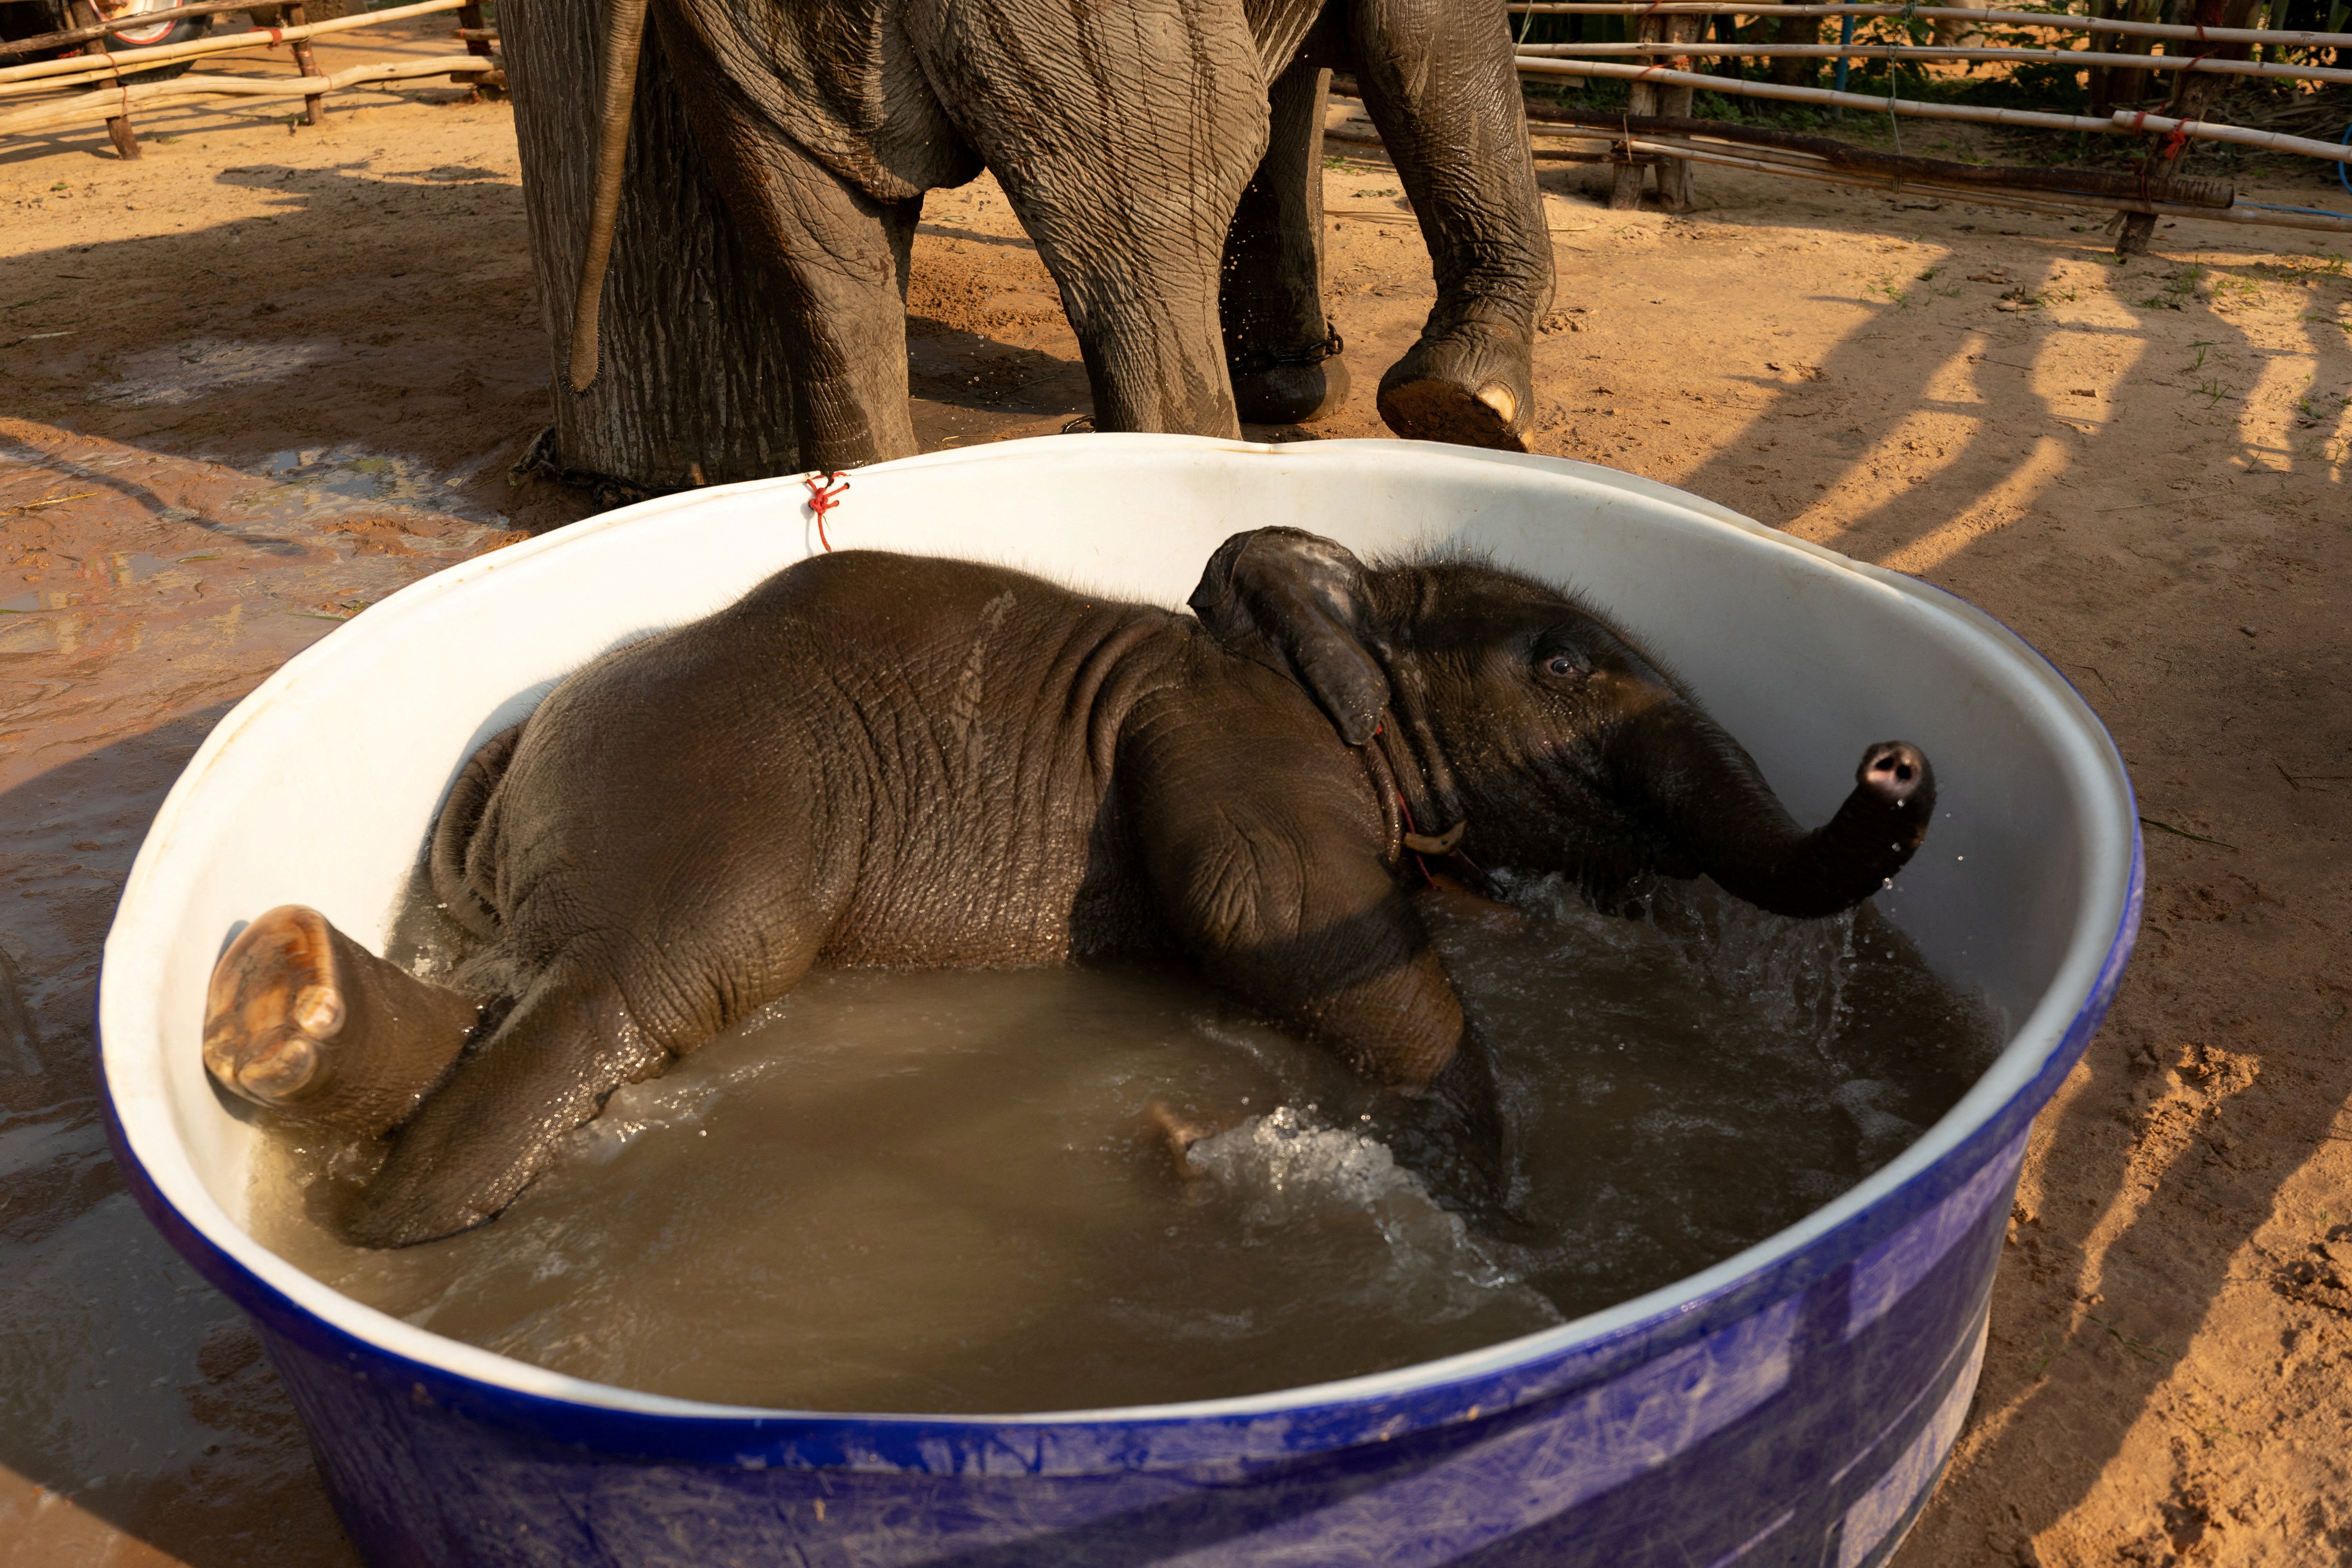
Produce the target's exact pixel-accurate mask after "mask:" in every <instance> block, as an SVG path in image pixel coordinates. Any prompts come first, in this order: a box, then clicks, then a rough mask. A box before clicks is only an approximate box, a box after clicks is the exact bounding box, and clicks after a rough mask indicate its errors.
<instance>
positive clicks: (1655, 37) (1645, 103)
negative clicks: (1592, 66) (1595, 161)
mask: <svg viewBox="0 0 2352 1568" xmlns="http://www.w3.org/2000/svg"><path fill="white" fill-rule="evenodd" d="M1665 28H1666V18H1665V17H1664V16H1644V17H1643V18H1642V20H1641V25H1640V26H1638V27H1637V28H1636V29H1635V30H1634V37H1633V41H1634V42H1636V43H1641V44H1654V43H1656V42H1658V41H1659V40H1660V39H1662V38H1664V37H1665V36H1666V33H1665ZM1625 112H1626V113H1628V114H1655V113H1657V112H1658V89H1656V88H1654V87H1652V86H1651V85H1650V84H1649V83H1648V82H1645V81H1637V82H1635V83H1634V84H1633V86H1632V87H1631V88H1629V89H1627V90H1626V93H1625ZM1660 178H1661V179H1663V178H1664V173H1663V171H1662V172H1661V174H1660ZM1640 205H1642V165H1641V164H1639V163H1635V162H1633V155H1632V153H1630V152H1629V153H1627V154H1626V158H1625V162H1623V163H1620V164H1618V165H1617V177H1616V179H1615V181H1614V182H1613V183H1612V184H1611V185H1610V187H1609V210H1610V211H1611V212H1618V213H1622V212H1632V211H1633V209H1634V208H1636V207H1638V206H1640Z"/></svg>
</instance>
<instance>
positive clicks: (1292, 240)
mask: <svg viewBox="0 0 2352 1568" xmlns="http://www.w3.org/2000/svg"><path fill="white" fill-rule="evenodd" d="M1330 79H1331V76H1330V72H1329V71H1328V69H1327V68H1324V67H1323V66H1322V65H1321V64H1320V62H1319V61H1318V60H1317V59H1316V58H1314V56H1313V54H1312V52H1311V51H1302V52H1301V54H1300V55H1299V57H1298V58H1297V59H1295V60H1293V61H1292V62H1291V64H1290V66H1289V68H1287V69H1286V70H1285V71H1284V72H1283V73H1282V75H1281V76H1280V77H1279V78H1277V79H1276V81H1275V84H1274V91H1273V93H1272V95H1271V99H1272V102H1271V108H1272V115H1273V119H1272V124H1271V126H1270V127H1269V131H1268V135H1267V138H1266V149H1265V161H1264V162H1263V163H1260V164H1258V168H1257V174H1255V176H1254V177H1253V178H1252V179H1251V181H1250V183H1249V188H1248V189H1246V190H1244V192H1243V193H1242V200H1241V206H1240V208H1239V209H1238V210H1237V211H1236V212H1235V213H1234V226H1233V231H1232V233H1230V234H1229V235H1227V236H1226V237H1225V270H1224V280H1223V289H1222V291H1221V296H1220V301H1219V303H1220V309H1221V311H1222V314H1223V319H1224V325H1225V363H1226V365H1227V366H1228V368H1229V369H1230V370H1231V372H1232V374H1233V383H1234V405H1235V406H1236V407H1237V408H1238V409H1239V410H1240V413H1241V416H1242V417H1243V418H1244V419H1246V420H1249V421H1251V422H1253V423H1255V424H1261V425H1287V424H1299V425H1305V424H1311V423H1313V422H1314V421H1315V420H1318V419H1322V418H1325V417H1328V416H1330V415H1332V414H1334V413H1337V412H1338V411H1339V407H1340V405H1342V404H1344V403H1346V402H1347V400H1348V366H1347V362H1346V361H1344V360H1342V359H1340V358H1339V332H1338V331H1337V330H1336V329H1335V328H1333V327H1332V325H1331V323H1330V321H1328V319H1327V318H1326V317H1325V316H1324V314H1323V106H1324V100H1325V93H1326V91H1327V89H1328V86H1329V84H1330Z"/></svg>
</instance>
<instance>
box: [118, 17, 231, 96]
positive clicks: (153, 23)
mask: <svg viewBox="0 0 2352 1568" xmlns="http://www.w3.org/2000/svg"><path fill="white" fill-rule="evenodd" d="M185 3H186V0H150V3H149V4H147V5H142V7H141V8H140V11H139V14H138V18H137V20H136V21H134V22H133V24H132V25H131V26H126V27H124V28H123V29H122V30H121V31H120V32H114V33H109V34H107V35H106V37H105V38H104V39H103V40H101V41H102V42H103V43H104V44H105V45H106V48H107V52H108V53H109V54H113V53H116V52H119V51H121V50H124V49H153V48H161V47H163V46H164V45H166V44H185V43H191V42H193V41H194V40H195V39H197V38H201V37H204V36H205V34H206V33H208V32H210V31H212V26H213V19H212V18H211V17H210V16H190V17H186V18H184V19H181V20H173V19H172V18H171V16H170V15H169V14H170V13H171V12H173V11H176V10H178V9H179V8H180V6H181V5H184V4H185ZM195 63H196V62H195V61H194V60H192V59H190V60H173V61H172V62H171V63H170V64H169V65H160V66H152V67H150V68H148V69H146V70H142V71H125V72H124V73H123V74H122V79H123V80H124V81H126V82H142V81H169V80H171V79H173V77H175V76H185V75H186V74H187V73H188V72H189V71H190V70H191V69H193V68H194V66H195ZM93 85H102V84H93Z"/></svg>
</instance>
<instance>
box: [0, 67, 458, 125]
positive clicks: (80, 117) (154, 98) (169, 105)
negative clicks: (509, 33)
mask: <svg viewBox="0 0 2352 1568" xmlns="http://www.w3.org/2000/svg"><path fill="white" fill-rule="evenodd" d="M480 65H481V62H480V61H479V60H478V59H476V58H474V57H473V56H471V55H436V56H435V57H433V58H430V59H419V60H380V61H377V62H376V63H374V64H373V65H362V66H351V67H348V68H345V69H342V70H339V71H337V72H335V73H334V74H333V75H332V76H330V77H325V78H320V77H299V76H296V77H276V78H270V77H249V76H247V77H237V76H197V77H184V78H182V79H180V80H178V81H157V82H145V83H142V84H141V85H139V86H137V87H125V88H121V89H117V90H116V91H113V92H108V93H105V94H100V95H88V96H80V97H76V98H73V99H70V100H66V101H64V102H59V103H37V104H34V105H32V106H31V107H30V108H26V109H19V110H14V111H12V112H10V113H6V114H0V135H5V134H6V133H8V132H20V131H39V130H47V129H48V128H49V127H51V126H56V125H71V124H75V123H77V122H79V121H92V120H104V119H107V118H109V116H110V115H111V114H121V112H122V108H121V107H117V105H118V103H120V104H121V105H123V106H125V107H131V108H137V109H142V110H147V109H177V108H181V107H183V106H184V105H187V104H193V103H204V102H205V101H207V100H212V99H216V98H306V97H309V96H310V95H311V94H312V93H316V92H319V91H320V89H324V90H326V91H328V92H336V91H340V90H341V89H344V88H348V87H358V86H361V85H362V84H364V83H367V82H372V81H392V80H396V79H401V78H404V77H419V76H449V75H454V74H455V73H457V72H458V71H463V70H472V69H478V68H480Z"/></svg>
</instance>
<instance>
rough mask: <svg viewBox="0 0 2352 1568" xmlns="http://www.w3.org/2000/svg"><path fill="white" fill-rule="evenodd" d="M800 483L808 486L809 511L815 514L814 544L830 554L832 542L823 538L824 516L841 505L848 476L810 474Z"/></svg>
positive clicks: (847, 483)
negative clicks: (822, 546) (817, 544)
mask: <svg viewBox="0 0 2352 1568" xmlns="http://www.w3.org/2000/svg"><path fill="white" fill-rule="evenodd" d="M801 482H802V483H803V484H804V485H806V486H808V491H809V499H808V507H809V510H811V511H813V512H814V513H815V514H816V542H818V543H819V544H822V545H824V547H825V549H826V551H827V552H830V551H831V550H832V549H833V541H832V540H830V539H828V538H826V537H825V532H824V514H825V513H826V512H829V511H831V510H833V509H834V508H835V507H837V506H839V505H840V504H841V498H842V497H843V495H845V494H846V493H847V491H848V489H849V476H848V475H846V474H842V473H831V474H811V475H809V476H808V477H807V478H806V479H803V480H802V481H801Z"/></svg>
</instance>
